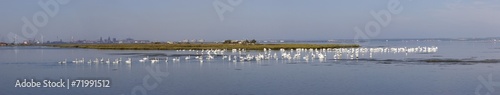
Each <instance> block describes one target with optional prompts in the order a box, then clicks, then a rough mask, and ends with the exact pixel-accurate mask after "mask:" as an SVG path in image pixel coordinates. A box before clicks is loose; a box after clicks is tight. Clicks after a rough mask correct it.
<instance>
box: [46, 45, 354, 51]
mask: <svg viewBox="0 0 500 95" xmlns="http://www.w3.org/2000/svg"><path fill="white" fill-rule="evenodd" d="M44 46H50V47H59V48H85V49H106V50H208V49H246V50H263V49H264V48H267V49H273V50H278V49H296V48H307V49H309V48H313V49H322V48H358V47H360V46H359V45H357V44H51V45H44Z"/></svg>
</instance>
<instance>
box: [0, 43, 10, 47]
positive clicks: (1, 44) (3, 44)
mask: <svg viewBox="0 0 500 95" xmlns="http://www.w3.org/2000/svg"><path fill="white" fill-rule="evenodd" d="M7 45H9V44H7V43H4V42H0V46H7Z"/></svg>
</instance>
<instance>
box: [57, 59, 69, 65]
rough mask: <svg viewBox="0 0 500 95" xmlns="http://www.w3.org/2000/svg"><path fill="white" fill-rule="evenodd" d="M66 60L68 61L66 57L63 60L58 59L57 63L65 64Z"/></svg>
mask: <svg viewBox="0 0 500 95" xmlns="http://www.w3.org/2000/svg"><path fill="white" fill-rule="evenodd" d="M67 61H68V60H67V59H64V61H60V62H57V63H59V64H66V63H67Z"/></svg>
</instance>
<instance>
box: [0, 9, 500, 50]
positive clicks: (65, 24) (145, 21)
mask: <svg viewBox="0 0 500 95" xmlns="http://www.w3.org/2000/svg"><path fill="white" fill-rule="evenodd" d="M394 2H399V4H397V3H394ZM47 5H50V6H49V7H48V10H49V11H46V10H47V7H45V6H47ZM214 5H216V7H214ZM391 5H392V6H397V7H396V8H400V12H399V13H392V12H390V11H389V15H390V17H388V16H387V15H383V16H378V17H379V18H382V20H383V21H386V23H385V25H382V23H381V22H380V21H377V16H373V15H372V13H371V12H375V13H379V12H380V13H382V11H388V10H389V9H391V8H393V7H391V8H389V6H391ZM55 6H57V8H56V7H55ZM56 9H57V10H56ZM54 10H56V11H54ZM218 10H219V12H218ZM220 11H222V12H220ZM0 13H1V15H0V41H3V42H12V41H13V39H14V38H16V39H17V40H19V39H36V40H41V39H42V38H43V39H44V41H49V40H50V41H55V40H59V39H62V40H64V41H69V40H71V38H73V39H82V40H83V39H84V40H98V39H99V38H100V37H103V38H107V37H112V38H117V39H125V38H134V39H142V40H151V41H180V40H183V39H205V40H207V41H219V40H226V39H257V40H279V39H286V40H329V39H356V38H357V37H358V38H359V35H364V39H387V38H389V39H392V38H398V39H399V38H479V37H500V27H499V26H500V0H3V1H2V3H0ZM220 13H222V14H220ZM33 17H35V18H34V19H33ZM388 19H390V21H388ZM372 22H375V23H372ZM27 23H28V24H27ZM377 25H378V26H379V27H378V28H377V27H375V26H377ZM366 26H369V27H368V29H369V30H365V28H366ZM370 26H372V27H370ZM355 28H359V29H360V30H361V31H360V32H359V31H358V32H356V31H355ZM33 29H36V31H35V30H33ZM377 29H378V30H379V31H377Z"/></svg>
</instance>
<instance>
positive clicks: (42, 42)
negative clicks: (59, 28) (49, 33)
mask: <svg viewBox="0 0 500 95" xmlns="http://www.w3.org/2000/svg"><path fill="white" fill-rule="evenodd" d="M40 36H41V38H42V42H41V43H42V44H43V35H40Z"/></svg>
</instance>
